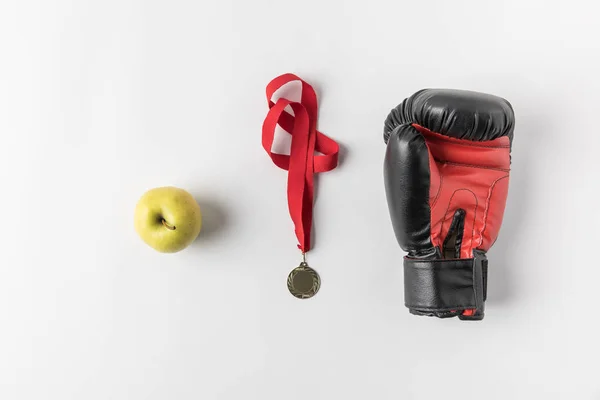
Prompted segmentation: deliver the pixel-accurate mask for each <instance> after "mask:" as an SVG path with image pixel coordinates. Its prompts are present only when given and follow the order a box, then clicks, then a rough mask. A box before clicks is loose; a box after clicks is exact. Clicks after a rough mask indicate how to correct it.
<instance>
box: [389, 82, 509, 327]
mask: <svg viewBox="0 0 600 400" xmlns="http://www.w3.org/2000/svg"><path fill="white" fill-rule="evenodd" d="M514 126H515V118H514V113H513V109H512V107H511V105H510V103H509V102H508V101H506V100H504V99H502V98H500V97H496V96H492V95H489V94H483V93H477V92H470V91H463V90H442V89H425V90H421V91H419V92H417V93H415V94H414V95H412V96H411V97H409V98H407V99H406V100H404V101H403V102H402V104H400V105H399V106H398V107H396V108H395V109H393V110H392V111H391V113H390V114H389V116H388V117H387V119H386V121H385V128H384V140H385V142H386V143H387V151H386V155H385V166H384V176H385V189H386V195H387V202H388V206H389V210H390V216H391V219H392V225H393V228H394V232H395V234H396V238H397V239H398V243H399V244H400V247H402V249H403V250H404V251H406V252H408V255H407V256H406V257H405V258H404V298H405V304H406V306H407V307H408V308H409V310H410V312H411V313H412V314H417V315H428V316H436V317H440V318H446V317H454V316H458V317H459V318H460V319H463V320H480V319H483V316H484V302H485V300H486V291H487V257H486V252H487V250H488V249H489V248H490V247H491V246H492V244H494V242H495V240H496V238H497V236H498V232H499V230H500V225H501V223H502V217H503V214H504V207H505V203H506V196H507V193H508V181H509V174H510V150H511V146H512V139H513V130H514Z"/></svg>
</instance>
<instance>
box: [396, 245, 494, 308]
mask: <svg viewBox="0 0 600 400" xmlns="http://www.w3.org/2000/svg"><path fill="white" fill-rule="evenodd" d="M486 275H487V259H486V258H485V255H484V254H476V255H475V257H474V258H468V259H456V260H420V259H415V258H408V257H405V258H404V301H405V304H406V307H408V308H410V309H414V310H418V311H421V312H434V313H436V312H447V311H458V310H466V309H476V310H477V312H478V313H481V314H483V308H484V307H483V302H484V301H485V297H486V296H485V294H486V293H485V291H486V288H485V286H486V283H487V276H486Z"/></svg>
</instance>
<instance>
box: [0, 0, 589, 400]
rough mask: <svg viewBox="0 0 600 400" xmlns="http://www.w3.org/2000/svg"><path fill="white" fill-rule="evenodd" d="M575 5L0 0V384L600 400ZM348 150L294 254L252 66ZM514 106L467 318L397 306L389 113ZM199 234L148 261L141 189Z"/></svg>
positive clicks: (65, 395) (125, 392)
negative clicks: (178, 207)
mask: <svg viewBox="0 0 600 400" xmlns="http://www.w3.org/2000/svg"><path fill="white" fill-rule="evenodd" d="M593 5H594V6H595V3H594V2H591V1H589V2H584V1H568V2H567V1H561V2H560V3H559V2H551V1H542V0H539V1H522V0H513V1H488V2H484V1H446V0H438V1H427V2H426V1H416V0H413V1H399V0H394V1H376V0H371V1H361V0H356V1H343V2H342V1H338V2H334V1H329V2H328V1H324V0H319V1H317V0H302V1H296V2H294V1H284V0H276V1H275V0H274V1H267V0H251V1H243V0H238V1H233V0H214V1H211V2H201V1H191V0H190V1H162V2H159V1H141V0H138V1H133V0H111V1H108V0H105V1H74V0H73V1H67V0H56V1H37V2H35V1H25V0H19V1H17V0H3V1H1V2H0V179H1V180H0V182H1V184H2V189H1V192H0V209H1V210H2V214H1V225H2V228H1V229H0V399H2V400H21V399H28V400H30V399H31V400H33V399H35V400H38V399H52V400H70V399H77V400H79V399H85V400H96V399H97V400H106V399H116V400H121V399H122V400H125V399H127V400H158V399H161V400H162V399H174V400H187V399H203V400H212V399H215V400H229V399H231V400H233V399H257V400H258V399H260V400H263V399H268V400H271V399H273V400H278V399H288V400H295V399H382V400H385V399H395V400H396V399H434V398H442V399H447V400H450V399H461V400H464V399H532V398H545V399H600V380H599V379H598V373H599V357H600V333H599V328H600V323H599V322H598V321H599V320H598V316H597V314H598V308H599V304H598V302H599V300H598V295H597V292H598V285H599V280H600V269H599V268H598V266H599V265H598V257H597V254H596V251H597V249H598V226H599V223H600V215H599V212H598V206H597V205H598V199H597V197H596V196H597V195H598V186H599V184H598V172H600V158H599V157H598V146H599V145H600V139H599V137H600V134H599V133H598V125H599V123H600V121H599V118H600V117H599V115H600V99H599V97H598V93H599V91H600V76H599V75H598V71H599V70H600V56H599V54H600V52H599V51H600V42H599V41H598V39H597V37H598V36H600V27H599V25H598V21H597V15H598V12H597V10H596V11H595V10H593V9H592V7H593ZM285 72H294V73H297V74H299V75H300V76H301V77H302V78H304V79H306V80H307V81H309V82H310V83H312V84H313V85H314V86H315V88H316V89H317V91H318V95H319V101H320V105H321V107H320V120H319V127H320V128H321V130H322V131H323V132H325V133H326V134H328V135H330V136H331V137H333V138H334V139H336V140H338V141H339V142H340V144H341V145H342V162H341V165H340V166H339V168H338V169H336V170H335V171H333V172H330V173H327V174H323V175H320V176H319V180H318V198H317V201H316V204H315V229H316V231H315V241H316V242H315V245H316V247H315V248H314V251H312V252H311V253H310V255H309V262H310V264H311V265H312V266H314V267H315V268H316V269H317V270H318V271H319V273H320V274H321V277H322V281H323V284H322V287H321V291H320V292H319V294H318V295H317V296H316V297H314V298H313V299H311V300H306V301H300V300H297V299H295V298H293V297H292V296H291V295H290V294H289V293H288V291H287V288H286V285H285V281H286V277H287V274H288V272H289V271H290V270H291V269H292V268H293V267H294V266H296V265H297V263H298V262H299V261H300V255H299V254H298V251H297V249H296V239H295V236H294V234H293V226H292V223H291V220H290V218H289V215H288V211H287V203H286V190H285V185H286V174H285V172H284V171H282V170H279V169H278V168H276V167H275V166H274V165H273V164H272V163H271V161H270V160H269V158H268V157H267V155H266V154H265V152H264V151H263V149H262V148H261V144H260V142H261V139H260V136H261V124H262V121H263V118H264V117H265V115H266V112H267V104H266V99H265V95H264V88H265V86H266V84H267V83H268V82H269V81H270V80H271V79H272V78H274V77H275V76H277V75H279V74H281V73H285ZM425 87H445V88H461V89H470V90H478V91H484V92H489V93H493V94H496V95H499V96H502V97H505V98H506V99H508V100H509V101H510V102H511V103H512V105H513V107H514V109H515V112H516V116H517V123H516V131H515V141H514V148H513V170H512V175H511V179H512V180H511V186H510V193H509V199H508V204H507V210H506V214H505V220H504V224H503V227H502V230H501V233H500V238H499V240H498V242H497V243H496V245H495V247H493V249H492V250H491V251H490V252H489V254H488V255H489V258H490V279H489V299H488V302H487V310H486V318H485V320H484V321H482V322H479V323H473V322H462V321H459V320H457V319H450V320H439V319H433V318H425V317H416V316H412V315H410V314H409V313H408V311H407V310H406V309H405V308H404V305H403V283H402V256H403V253H402V251H401V250H400V248H399V247H398V245H397V244H396V240H395V237H394V235H393V232H392V228H391V224H390V221H389V215H388V209H387V204H386V200H385V193H384V186H383V179H382V162H383V154H384V147H385V146H384V144H383V140H382V128H383V120H384V119H385V117H386V115H387V113H388V111H389V110H390V109H391V108H392V107H394V106H395V105H396V104H398V103H399V102H400V101H402V100H403V99H404V98H405V97H407V96H409V95H411V94H412V93H413V92H415V91H416V90H418V89H421V88H425ZM163 185H175V186H179V187H182V188H184V189H186V190H188V191H190V192H191V193H192V194H193V195H194V196H195V197H196V198H197V200H198V202H199V203H200V205H201V207H202V210H203V212H204V223H205V226H204V230H203V232H202V233H201V235H200V237H199V239H198V240H197V241H196V242H195V243H194V244H193V245H192V246H191V247H190V248H188V249H186V250H185V251H183V252H181V253H177V254H174V255H161V254H159V253H156V252H154V251H153V250H151V249H150V248H149V247H147V246H146V245H144V244H143V243H142V242H141V240H140V239H139V238H138V237H137V236H136V234H135V232H134V229H133V209H134V206H135V204H136V202H137V200H138V198H139V197H140V196H141V195H142V193H144V191H146V190H147V189H150V188H152V187H156V186H163Z"/></svg>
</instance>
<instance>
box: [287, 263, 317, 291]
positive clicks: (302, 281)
mask: <svg viewBox="0 0 600 400" xmlns="http://www.w3.org/2000/svg"><path fill="white" fill-rule="evenodd" d="M287 285H288V290H289V291H290V293H291V294H292V295H293V296H294V297H297V298H299V299H309V298H311V297H313V296H314V295H315V294H317V292H318V291H319V287H320V286H321V278H319V274H317V271H315V270H314V269H312V268H311V267H309V266H308V264H306V263H305V262H302V263H300V265H299V266H297V267H296V268H294V269H293V270H292V272H290V274H289V275H288V279H287Z"/></svg>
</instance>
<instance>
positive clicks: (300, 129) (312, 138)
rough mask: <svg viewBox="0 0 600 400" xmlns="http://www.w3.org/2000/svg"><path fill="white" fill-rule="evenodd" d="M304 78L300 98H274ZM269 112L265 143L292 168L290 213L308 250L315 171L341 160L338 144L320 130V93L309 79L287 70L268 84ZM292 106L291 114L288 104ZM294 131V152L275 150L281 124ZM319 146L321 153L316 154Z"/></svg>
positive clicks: (328, 168) (301, 244)
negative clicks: (284, 87) (318, 110)
mask: <svg viewBox="0 0 600 400" xmlns="http://www.w3.org/2000/svg"><path fill="white" fill-rule="evenodd" d="M293 81H300V82H301V83H302V96H301V100H300V102H296V101H291V100H289V99H286V98H280V99H278V100H277V102H275V103H274V102H273V101H272V97H273V94H274V93H275V92H276V91H277V90H278V89H279V88H281V87H282V86H283V85H285V84H287V83H290V82H293ZM267 100H268V103H269V112H268V114H267V117H266V118H265V121H264V123H263V128H262V145H263V148H264V149H265V151H266V152H267V154H268V155H269V157H271V160H273V163H274V164H275V165H277V166H278V167H279V168H281V169H284V170H287V171H288V181H287V198H288V208H289V211H290V216H291V217H292V221H293V222H294V228H295V232H296V237H297V238H298V242H299V244H298V248H299V249H300V250H302V253H306V252H308V251H309V250H310V248H311V242H310V233H311V229H312V214H313V198H314V174H315V173H319V172H327V171H331V170H332V169H334V168H335V167H336V166H337V163H338V152H339V146H338V144H337V143H336V142H335V141H334V140H333V139H331V138H329V137H327V136H325V135H324V134H323V133H321V132H319V131H318V130H317V108H318V107H317V95H316V93H315V90H314V89H313V88H312V86H310V85H309V84H308V83H306V82H305V81H303V80H302V79H300V78H299V77H297V76H296V75H293V74H284V75H281V76H278V77H277V78H275V79H273V80H272V81H271V82H270V83H269V84H268V85H267ZM287 106H290V107H291V109H292V110H293V111H294V115H291V114H290V113H288V112H287V111H285V108H286V107H287ZM278 124H279V126H281V127H282V128H283V130H285V131H286V132H288V133H289V134H290V135H292V145H291V149H290V155H289V156H288V155H285V154H277V153H273V152H272V150H271V147H272V145H273V138H274V136H275V128H276V127H277V125H278ZM315 150H316V151H317V152H319V153H321V154H320V155H315Z"/></svg>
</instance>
